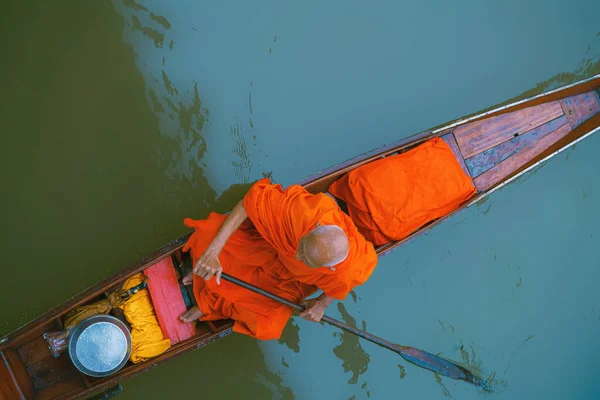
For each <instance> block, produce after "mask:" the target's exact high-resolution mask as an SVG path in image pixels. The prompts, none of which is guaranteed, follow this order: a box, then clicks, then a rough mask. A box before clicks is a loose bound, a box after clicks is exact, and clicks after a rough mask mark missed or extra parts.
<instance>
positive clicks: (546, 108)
mask: <svg viewBox="0 0 600 400" xmlns="http://www.w3.org/2000/svg"><path fill="white" fill-rule="evenodd" d="M563 114H564V113H563V110H562V107H561V105H560V102H558V101H554V102H551V103H547V104H541V105H539V106H535V107H529V108H525V109H523V110H519V111H515V112H511V113H508V114H503V115H499V116H497V117H492V118H486V119H483V120H480V121H476V122H471V123H468V124H465V125H461V126H459V127H457V128H456V129H455V130H454V136H455V137H456V142H457V143H458V146H459V147H460V151H461V153H462V154H463V156H464V157H465V158H471V157H473V156H474V155H476V154H477V153H481V152H482V151H485V150H488V149H491V148H492V147H494V146H496V145H498V144H500V143H503V142H506V141H507V140H510V139H512V138H513V137H515V135H522V134H524V133H526V132H528V131H530V130H531V129H534V128H536V127H538V126H540V125H543V124H545V123H546V122H549V121H552V120H553V119H556V118H558V117H560V116H561V115H563Z"/></svg>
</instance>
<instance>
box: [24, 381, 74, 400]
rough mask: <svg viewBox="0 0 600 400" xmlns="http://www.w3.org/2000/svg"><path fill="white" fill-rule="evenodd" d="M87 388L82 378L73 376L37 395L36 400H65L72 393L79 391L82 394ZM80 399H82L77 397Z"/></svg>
mask: <svg viewBox="0 0 600 400" xmlns="http://www.w3.org/2000/svg"><path fill="white" fill-rule="evenodd" d="M84 388H85V386H83V385H82V383H81V377H79V376H71V377H69V378H67V379H64V380H61V381H59V382H57V383H55V384H54V385H52V386H48V387H47V388H45V389H42V390H40V391H38V392H37V393H36V396H35V398H36V400H51V399H57V398H60V399H63V398H64V397H65V396H67V395H69V394H70V393H73V392H76V391H79V392H82V391H83V390H84ZM77 397H78V398H82V397H80V396H77Z"/></svg>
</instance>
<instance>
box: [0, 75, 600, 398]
mask: <svg viewBox="0 0 600 400" xmlns="http://www.w3.org/2000/svg"><path fill="white" fill-rule="evenodd" d="M587 85H588V86H578V87H575V88H574V89H573V90H572V91H571V93H570V92H569V91H568V90H565V91H561V92H557V93H555V95H549V96H544V97H540V98H539V99H534V100H529V101H528V102H527V105H526V107H525V108H523V107H519V105H518V104H517V105H515V106H512V107H508V108H505V109H501V110H497V111H492V112H490V113H488V114H486V115H482V116H479V117H475V118H473V119H471V120H467V121H466V122H460V121H459V122H458V123H455V124H451V125H449V126H448V127H443V128H441V129H440V130H438V131H433V132H432V131H427V132H424V133H422V134H420V135H416V136H413V137H411V138H408V139H409V140H408V139H404V140H403V141H401V142H398V143H395V144H392V145H390V146H386V147H385V148H383V149H379V150H377V151H375V152H371V153H367V154H365V155H362V156H359V157H357V158H355V159H352V160H349V161H347V162H346V163H342V164H340V165H337V166H335V167H332V168H331V169H329V170H325V171H322V172H320V173H318V174H316V175H314V176H312V177H310V178H307V180H305V181H304V182H301V184H304V185H305V186H306V188H307V189H308V190H309V191H310V192H312V193H317V192H326V191H327V188H328V187H329V185H330V184H331V183H332V182H333V181H335V180H336V179H338V178H339V177H340V176H342V175H343V174H344V173H346V172H347V171H349V170H350V169H352V168H356V167H358V166H360V165H363V164H365V163H367V162H370V161H373V160H377V159H379V158H381V157H389V156H394V155H397V154H401V153H403V152H405V151H408V150H410V149H411V148H412V147H414V146H416V145H418V144H420V143H423V142H424V141H426V140H428V139H430V138H432V137H435V136H441V137H442V138H443V139H444V140H445V141H446V142H447V143H448V144H449V146H450V147H451V149H452V150H453V152H454V154H455V156H456V158H457V160H458V162H459V163H460V165H461V167H462V169H463V170H464V172H465V173H466V174H467V175H468V176H470V177H471V178H472V180H473V182H474V185H475V186H476V188H477V191H478V193H477V194H476V195H475V197H478V196H481V195H483V194H485V193H486V192H489V191H490V190H491V189H493V188H495V187H497V186H499V185H500V184H502V182H505V181H506V180H507V179H508V178H510V177H513V176H516V175H517V174H518V173H519V172H521V171H523V170H525V169H526V168H527V167H530V166H531V165H534V164H535V162H538V161H540V160H542V159H543V158H544V157H547V156H549V155H551V154H552V153H554V152H556V151H559V150H560V149H561V148H563V147H564V146H565V145H568V144H570V143H574V142H575V141H576V140H577V139H579V138H582V137H583V136H584V135H586V134H589V133H590V132H592V131H594V130H595V129H598V127H599V126H600V89H599V86H600V77H596V78H595V79H593V80H591V81H590V82H589V83H588V84H587ZM471 200H474V199H471ZM436 222H438V221H431V222H430V223H428V224H427V225H426V226H423V227H422V228H421V229H419V230H418V231H417V232H415V233H414V235H416V234H418V233H419V232H422V231H423V230H425V229H427V228H428V227H429V226H431V225H433V224H434V223H436ZM412 236H413V235H411V237H412ZM409 238H410V237H409ZM409 238H407V239H409ZM186 239H187V236H184V237H182V238H179V239H177V240H175V241H173V242H171V243H170V244H168V245H166V246H165V247H163V248H161V249H159V250H157V252H155V254H153V255H151V256H149V257H147V258H146V259H144V260H141V261H140V262H139V263H137V264H136V265H133V266H131V267H129V268H126V269H125V270H123V271H122V272H120V273H118V274H116V275H115V276H112V277H110V278H108V279H107V280H106V281H104V282H100V283H99V284H98V285H96V286H94V287H92V288H90V289H88V290H87V291H85V292H84V293H82V294H80V295H79V296H76V297H74V298H73V299H71V300H69V301H68V302H66V303H65V304H63V305H61V306H59V307H57V308H56V309H54V310H51V311H50V312H48V313H47V314H45V315H43V316H41V317H39V318H38V319H36V320H35V321H33V322H32V323H30V324H28V325H26V326H25V327H24V328H21V329H20V330H17V331H15V332H14V333H13V334H11V335H9V336H8V337H7V338H5V340H4V343H2V342H0V355H1V357H2V362H0V395H2V396H0V397H2V398H7V399H12V398H27V399H30V398H31V399H55V398H81V397H84V396H87V395H91V394H93V393H95V392H101V391H103V390H106V389H108V388H110V387H112V386H114V385H115V384H116V383H118V381H119V380H121V379H123V378H125V377H127V376H130V375H133V374H135V373H138V372H141V371H143V370H146V369H149V368H151V367H153V366H155V365H157V364H159V363H160V362H162V361H164V360H166V359H167V358H171V357H172V356H174V355H176V354H181V353H183V352H185V351H188V350H192V349H195V348H199V347H202V346H205V345H207V344H208V343H210V342H212V341H214V340H216V339H218V338H220V337H223V336H225V335H227V334H229V333H230V332H231V327H232V321H217V322H199V323H197V324H196V326H195V327H194V328H193V329H188V328H182V327H181V324H182V322H181V321H180V320H179V318H178V317H179V313H180V310H181V307H184V308H185V307H189V306H190V304H189V303H190V296H191V297H193V294H191V293H190V292H189V288H188V289H186V288H185V287H182V286H183V285H181V284H180V282H179V281H178V278H181V276H184V275H185V274H186V268H187V271H189V269H190V266H191V260H190V259H189V256H188V255H187V254H182V253H181V252H180V248H181V246H182V245H183V243H184V242H185V240H186ZM399 243H401V242H397V243H390V244H387V245H384V246H381V247H379V248H378V249H377V250H378V252H379V253H380V254H382V253H385V252H386V251H388V250H390V249H391V248H392V247H395V246H397V245H398V244H399ZM144 271H146V272H147V274H146V275H148V276H150V279H152V280H154V282H155V284H154V285H155V288H158V289H155V290H154V291H153V293H152V301H153V303H154V304H155V308H157V313H158V314H160V315H159V316H160V317H161V318H160V322H161V328H162V330H163V332H170V333H169V336H170V339H171V344H172V346H171V348H170V349H169V350H167V351H166V352H165V353H163V354H161V355H159V356H157V357H155V358H153V359H150V360H148V361H146V362H142V363H138V364H133V363H132V362H128V363H127V364H126V365H125V367H123V368H122V369H121V370H120V371H119V372H118V373H117V374H115V375H114V376H111V377H106V378H93V377H90V376H86V375H84V374H83V373H81V372H80V371H79V370H78V369H77V368H76V367H75V366H74V364H73V363H72V362H71V359H70V358H69V355H68V354H67V352H65V353H63V354H62V355H61V356H60V357H57V358H55V357H54V356H53V355H52V353H51V351H50V350H49V348H48V344H47V342H46V340H45V339H44V337H43V334H44V333H46V332H52V331H60V330H62V329H63V327H64V326H63V317H64V315H65V313H66V312H68V311H69V310H71V309H73V308H74V307H77V306H79V305H81V304H85V303H89V302H93V301H95V300H99V299H102V298H104V297H105V296H106V295H107V292H109V291H110V290H112V289H114V288H116V287H120V285H122V283H123V282H124V281H125V279H127V278H128V277H130V276H132V275H134V274H137V273H139V272H144ZM148 271H154V272H153V273H152V274H150V273H148ZM165 302H170V303H173V302H174V303H177V304H178V305H179V311H178V310H175V311H173V309H167V308H162V309H160V308H161V307H157V305H158V304H161V303H165ZM117 317H120V316H119V315H117ZM121 318H122V317H121ZM123 320H124V318H123Z"/></svg>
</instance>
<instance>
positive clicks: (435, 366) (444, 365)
mask: <svg viewBox="0 0 600 400" xmlns="http://www.w3.org/2000/svg"><path fill="white" fill-rule="evenodd" d="M221 278H223V279H224V280H226V281H229V282H231V283H233V284H236V285H238V286H241V287H243V288H245V289H248V290H250V291H252V292H255V293H258V294H261V295H263V296H265V297H268V298H269V299H271V300H275V301H278V302H280V303H282V304H285V305H287V306H289V307H292V308H293V309H296V310H298V311H304V309H305V307H304V306H303V305H300V304H296V303H293V302H291V301H289V300H287V299H284V298H283V297H279V296H277V295H275V294H273V293H270V292H267V291H266V290H263V289H261V288H259V287H258V286H254V285H252V284H250V283H248V282H245V281H243V280H241V279H238V278H235V277H233V276H231V275H228V274H226V273H223V274H221ZM321 321H323V322H327V323H328V324H330V325H333V326H336V327H338V328H340V329H342V330H344V331H346V332H350V333H352V334H354V335H356V336H359V337H361V338H363V339H365V340H368V341H369V342H371V343H375V344H377V345H379V346H381V347H384V348H386V349H388V350H392V351H394V352H396V353H398V354H399V355H400V356H402V358H404V359H405V360H407V361H409V362H411V363H413V364H415V365H417V366H419V367H422V368H426V369H428V370H430V371H433V372H437V373H439V374H442V375H444V376H448V377H451V378H453V379H461V380H464V381H467V382H471V383H474V384H476V385H479V386H481V385H482V382H483V381H481V380H479V379H477V378H475V377H474V376H473V374H472V373H471V372H470V371H469V370H467V369H466V368H464V367H462V366H460V365H457V364H455V363H454V362H452V361H450V360H446V359H444V358H441V357H439V356H436V355H433V354H431V353H428V352H426V351H423V350H419V349H415V348H414V347H409V346H400V345H397V344H394V343H391V342H388V341H387V340H384V339H382V338H380V337H377V336H375V335H371V334H370V333H368V332H365V331H362V330H360V329H357V328H354V327H352V326H350V325H347V324H344V323H343V322H340V321H338V320H336V319H333V318H331V317H328V316H327V315H324V316H323V318H321Z"/></svg>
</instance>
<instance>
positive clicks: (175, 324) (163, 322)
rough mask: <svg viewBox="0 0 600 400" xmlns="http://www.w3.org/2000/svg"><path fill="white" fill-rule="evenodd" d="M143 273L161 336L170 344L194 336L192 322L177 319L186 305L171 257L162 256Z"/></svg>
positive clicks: (194, 331) (194, 330)
mask: <svg viewBox="0 0 600 400" xmlns="http://www.w3.org/2000/svg"><path fill="white" fill-rule="evenodd" d="M144 274H146V276H148V278H149V280H148V290H149V291H150V297H152V304H153V305H154V310H155V311H156V317H157V318H158V323H159V324H160V327H161V329H162V332H163V336H164V337H165V338H169V339H170V340H171V344H172V345H173V344H177V343H179V342H181V341H184V340H187V339H189V338H191V337H192V336H194V335H195V334H196V329H195V327H194V324H188V323H185V322H183V321H182V320H180V319H179V316H180V315H181V314H183V313H184V312H185V311H186V307H185V302H184V301H183V296H182V294H181V290H180V288H179V282H178V281H177V276H176V275H175V269H174V268H173V261H172V260H171V257H167V258H163V259H162V260H160V261H159V262H157V263H156V264H154V265H153V266H151V267H150V268H148V269H146V270H145V271H144Z"/></svg>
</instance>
